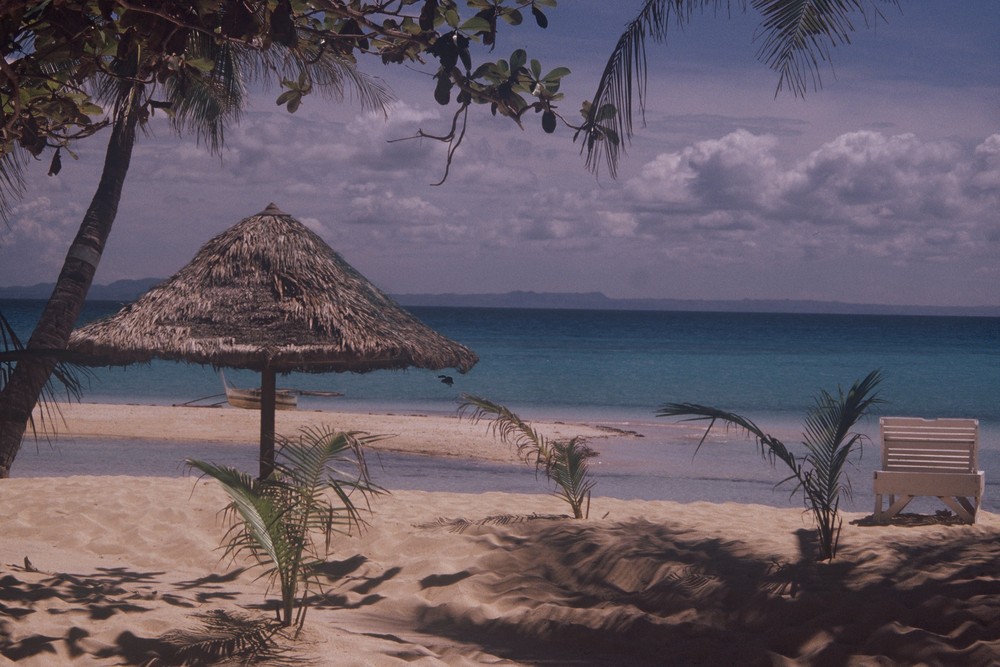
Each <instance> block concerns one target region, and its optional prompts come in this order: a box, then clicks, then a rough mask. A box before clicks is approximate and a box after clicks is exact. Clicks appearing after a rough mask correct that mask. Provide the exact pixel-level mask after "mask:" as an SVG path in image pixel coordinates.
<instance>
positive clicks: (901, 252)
mask: <svg viewBox="0 0 1000 667" xmlns="http://www.w3.org/2000/svg"><path fill="white" fill-rule="evenodd" d="M776 146H777V143H776V140H775V139H774V138H773V137H770V136H756V135H753V134H751V133H749V132H747V131H744V130H738V131H736V132H733V133H730V134H728V135H726V136H724V137H722V138H720V139H716V140H708V141H702V142H698V143H696V144H693V145H691V146H689V147H687V148H684V149H682V150H679V151H676V152H671V153H664V154H661V155H659V156H657V157H656V158H655V159H654V160H652V161H651V162H649V163H647V164H646V165H644V166H643V169H642V170H641V173H640V174H639V175H638V176H636V177H635V178H633V179H630V180H629V181H628V182H627V183H626V184H625V190H626V191H627V193H628V194H629V195H630V196H631V198H632V199H633V201H634V202H635V212H636V214H637V215H638V216H639V217H640V218H641V219H642V224H641V225H640V226H639V227H638V228H637V230H641V231H643V232H645V233H648V234H652V235H654V236H657V237H659V238H661V239H662V240H663V241H664V242H671V241H674V242H676V241H678V240H679V241H680V242H682V243H689V242H691V243H693V242H694V241H697V242H698V243H699V244H700V245H702V246H707V245H712V244H714V245H715V246H716V248H715V250H716V251H717V252H718V251H723V253H725V251H726V248H727V247H728V250H729V254H731V255H732V256H734V257H735V256H738V254H737V253H738V252H744V251H745V250H746V248H748V247H755V248H758V249H760V250H759V251H758V252H759V253H760V254H761V255H766V254H767V252H766V251H764V250H763V249H764V248H771V249H772V250H771V253H772V254H773V255H775V256H777V255H778V254H779V253H794V254H797V255H799V256H802V257H806V256H811V255H813V254H814V253H815V252H816V251H817V249H819V248H823V251H824V252H827V253H833V254H848V253H858V254H862V255H868V256H873V257H880V258H884V259H887V260H889V261H892V262H894V263H901V264H912V263H916V262H921V261H927V260H934V261H956V262H957V261H963V259H964V258H968V257H969V256H970V255H972V256H979V257H981V258H983V257H986V256H987V255H988V254H990V253H993V255H994V256H996V250H997V248H996V245H995V241H991V240H990V230H992V229H995V226H996V222H995V215H996V214H995V211H996V210H997V203H998V202H997V198H998V193H1000V178H998V175H1000V137H998V136H997V135H994V136H991V137H989V138H987V139H986V140H985V141H984V142H982V143H981V144H980V145H979V146H978V147H976V148H975V149H973V150H968V149H966V148H964V147H962V146H960V145H958V144H955V143H951V142H943V141H922V140H920V139H919V138H918V137H917V136H915V135H913V134H901V135H895V136H886V135H883V134H881V133H878V132H868V131H865V132H852V133H847V134H843V135H841V136H839V137H837V138H835V139H834V140H832V141H830V142H827V143H825V144H823V145H822V146H820V147H819V148H817V149H815V150H814V151H812V152H811V153H810V154H809V155H807V156H806V157H805V158H802V159H800V160H797V161H785V162H782V161H781V160H780V159H779V158H778V157H777V155H776V152H775V149H776Z"/></svg>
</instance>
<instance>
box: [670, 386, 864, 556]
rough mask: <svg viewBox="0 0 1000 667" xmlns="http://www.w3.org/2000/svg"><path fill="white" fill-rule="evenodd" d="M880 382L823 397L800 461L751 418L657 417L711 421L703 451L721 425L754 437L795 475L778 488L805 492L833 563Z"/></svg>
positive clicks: (808, 424)
mask: <svg viewBox="0 0 1000 667" xmlns="http://www.w3.org/2000/svg"><path fill="white" fill-rule="evenodd" d="M881 381H882V374H881V372H880V371H878V370H875V371H872V372H871V373H869V374H868V375H867V376H866V377H865V378H864V379H863V380H860V381H858V382H855V383H854V384H853V385H852V386H851V388H850V389H849V390H848V391H847V393H846V394H845V393H844V392H843V391H842V390H841V389H840V388H839V387H838V388H837V396H833V395H831V394H830V393H828V392H827V391H825V390H824V391H821V392H820V394H819V396H817V397H816V399H815V404H814V405H813V407H812V408H811V409H810V410H809V413H808V414H807V416H806V420H805V427H804V432H803V434H802V438H803V439H802V444H803V446H804V447H805V451H806V453H805V455H803V456H802V457H797V456H796V455H795V454H794V453H793V452H791V451H789V449H788V448H787V447H786V446H785V445H784V443H782V442H781V441H780V440H778V439H777V438H775V437H774V436H772V435H769V434H767V433H765V432H764V431H762V430H761V429H760V428H759V427H758V426H757V425H756V424H754V423H753V422H752V421H750V420H749V419H747V418H746V417H741V416H740V415H737V414H733V413H731V412H726V411H724V410H719V409H718V408H712V407H707V406H704V405H697V404H694V403H668V404H667V405H664V406H663V407H662V408H660V409H659V411H658V412H657V413H656V414H657V416H658V417H686V418H687V420H686V421H695V420H708V421H709V425H708V428H707V429H706V430H705V434H704V435H703V436H702V438H701V442H700V443H699V445H698V446H699V447H701V445H702V444H703V443H704V442H705V438H707V437H708V434H709V432H710V431H711V430H712V427H713V426H714V425H715V423H716V422H717V421H721V422H724V423H725V424H726V425H727V426H729V425H732V426H735V427H737V428H739V429H742V430H743V431H745V432H746V433H747V434H748V435H751V436H753V437H754V438H755V439H756V440H757V446H758V447H759V448H760V452H761V455H762V456H764V457H765V458H766V459H768V460H769V461H770V462H771V464H772V465H775V464H776V461H781V462H782V463H784V464H785V465H786V466H787V467H788V469H789V471H790V472H791V474H790V475H789V476H788V477H786V478H785V479H783V480H782V481H781V482H779V484H782V483H784V482H787V481H790V480H795V482H796V486H795V488H794V489H793V490H792V493H793V494H794V493H795V492H797V491H798V490H799V489H801V490H802V494H803V501H804V502H805V505H806V507H807V508H808V510H809V512H811V513H812V515H813V519H814V520H815V521H816V527H817V530H818V532H819V544H820V559H821V560H832V559H833V558H834V556H836V555H837V544H838V542H839V541H840V528H841V525H842V523H843V520H842V519H841V518H840V515H839V507H840V497H841V494H843V495H844V496H845V497H846V498H848V499H850V495H851V484H850V480H849V479H848V477H847V476H846V475H845V474H844V467H845V465H846V464H847V462H848V460H849V459H850V458H851V453H852V452H853V451H854V450H855V447H858V448H860V445H861V443H862V441H863V440H864V438H865V436H864V435H863V434H860V433H854V432H852V429H853V428H854V426H855V425H856V424H857V423H858V422H859V421H860V420H861V418H862V417H864V415H865V414H866V413H867V411H868V409H869V408H871V407H872V406H873V405H875V404H876V403H881V402H882V401H881V400H879V399H878V394H877V392H876V388H877V387H878V385H879V383H880V382H881Z"/></svg>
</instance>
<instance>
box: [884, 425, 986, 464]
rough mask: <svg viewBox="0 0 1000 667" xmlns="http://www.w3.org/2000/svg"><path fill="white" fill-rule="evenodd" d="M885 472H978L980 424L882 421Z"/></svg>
mask: <svg viewBox="0 0 1000 667" xmlns="http://www.w3.org/2000/svg"><path fill="white" fill-rule="evenodd" d="M879 424H880V430H881V433H882V469H883V470H899V471H906V472H959V473H969V472H971V473H974V472H977V470H978V467H979V463H978V461H977V454H978V451H979V421H978V420H976V419H920V418H917V417H882V418H881V419H880V420H879Z"/></svg>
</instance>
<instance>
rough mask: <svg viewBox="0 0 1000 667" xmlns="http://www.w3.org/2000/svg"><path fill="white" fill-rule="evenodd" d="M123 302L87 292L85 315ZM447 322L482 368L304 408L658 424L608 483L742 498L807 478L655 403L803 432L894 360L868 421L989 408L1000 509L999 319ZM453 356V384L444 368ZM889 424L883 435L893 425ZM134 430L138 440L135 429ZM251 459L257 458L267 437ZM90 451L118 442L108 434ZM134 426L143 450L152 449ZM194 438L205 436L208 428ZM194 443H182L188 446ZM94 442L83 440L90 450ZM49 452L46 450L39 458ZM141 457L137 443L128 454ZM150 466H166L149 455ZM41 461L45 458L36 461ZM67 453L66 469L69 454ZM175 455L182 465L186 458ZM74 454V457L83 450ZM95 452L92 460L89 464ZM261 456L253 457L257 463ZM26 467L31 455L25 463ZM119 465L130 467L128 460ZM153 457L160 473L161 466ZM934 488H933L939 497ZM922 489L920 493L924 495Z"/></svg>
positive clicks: (428, 480)
mask: <svg viewBox="0 0 1000 667" xmlns="http://www.w3.org/2000/svg"><path fill="white" fill-rule="evenodd" d="M121 305H122V304H120V303H115V302H91V303H88V304H87V306H86V309H85V312H84V314H83V319H84V320H90V319H94V318H97V317H102V316H105V315H108V314H111V313H113V312H115V311H116V310H117V309H118V308H119V307H120V306H121ZM41 306H42V302H40V301H32V300H0V312H3V313H4V315H5V316H6V317H7V318H8V320H10V321H11V323H12V324H13V325H14V327H15V330H17V331H18V332H19V334H20V335H23V336H24V337H26V336H27V334H28V333H30V330H31V328H32V327H33V325H34V322H35V321H36V319H37V317H38V313H39V312H40V308H41ZM409 310H411V311H412V312H413V313H414V314H415V315H416V316H417V317H419V318H420V319H421V320H423V321H424V322H426V323H427V324H428V325H430V326H431V327H433V328H434V329H436V330H438V331H440V332H441V333H443V334H445V335H446V336H449V337H450V338H453V339H454V340H457V341H459V342H461V343H463V344H465V345H467V346H468V347H470V348H472V349H473V350H474V351H475V352H476V353H477V354H478V355H479V357H480V362H479V363H478V364H477V365H476V367H475V368H473V369H472V371H471V372H469V373H468V374H466V375H459V374H457V373H453V372H449V371H433V372H432V371H423V370H408V371H396V372H392V371H381V372H374V373H368V374H360V375H359V374H325V375H311V374H301V375H300V374H293V375H290V376H285V377H283V378H279V382H278V384H279V386H283V387H290V388H295V389H302V390H318V391H336V392H342V393H343V396H341V397H337V398H320V397H309V396H303V397H301V398H300V405H301V407H302V408H303V409H334V410H335V409H343V410H349V411H366V410H372V411H385V412H413V413H424V414H428V413H429V414H453V413H454V412H455V409H456V406H457V400H458V397H459V395H460V394H463V393H468V394H475V395H479V396H483V397H485V398H488V399H490V400H493V401H496V402H499V403H503V404H504V405H507V406H508V407H510V408H512V409H513V410H514V411H516V412H518V413H519V414H520V415H521V416H522V417H526V418H528V419H557V420H564V421H580V422H586V423H600V424H606V425H610V426H614V427H615V428H619V429H622V430H625V431H634V432H636V433H637V434H638V435H640V436H642V437H610V438H608V439H601V440H599V441H594V442H593V443H591V444H592V446H593V447H594V448H595V449H597V450H598V451H599V452H600V454H601V456H600V457H599V459H597V460H596V461H595V463H594V470H595V476H596V478H597V487H596V488H595V494H596V495H602V494H603V495H611V496H616V497H624V498H649V499H668V500H681V501H693V500H713V501H725V500H734V501H739V502H759V503H762V504H767V505H775V506H787V505H788V504H789V503H792V504H795V503H800V502H801V501H799V500H796V499H792V500H790V499H789V492H790V491H791V488H790V487H780V488H779V489H777V490H775V488H774V486H775V484H776V483H777V482H779V481H780V480H781V479H783V478H784V475H783V474H782V471H781V470H775V469H772V468H771V467H770V466H769V465H768V464H767V463H766V462H765V461H763V460H762V459H761V458H760V456H759V454H757V453H756V451H755V449H754V445H753V443H752V442H751V441H747V440H745V439H743V438H742V437H741V436H739V435H738V434H736V433H729V434H728V435H726V436H725V437H722V438H720V439H713V440H712V441H711V442H709V443H706V445H705V446H704V447H702V448H701V450H699V451H698V453H697V454H695V449H696V447H697V441H698V438H697V437H693V436H691V431H690V429H688V430H687V431H683V433H685V435H684V437H679V436H678V433H679V432H680V431H679V430H678V428H677V426H676V425H675V423H674V422H672V421H670V420H664V419H659V418H657V417H656V416H655V413H656V410H657V408H658V407H659V406H661V405H663V404H664V403H668V402H691V403H701V404H705V405H711V406H715V407H719V408H723V409H726V410H729V411H732V412H736V413H739V414H742V415H744V416H747V417H749V418H751V419H752V420H753V421H754V422H755V423H757V424H758V425H759V426H761V427H762V428H763V429H764V430H766V431H768V432H770V433H772V434H774V435H776V436H778V437H780V438H782V439H783V440H785V442H786V443H794V442H797V440H798V434H799V426H800V424H801V422H802V419H803V417H804V415H805V413H806V411H807V410H808V409H809V407H810V406H811V405H812V402H813V399H814V397H815V396H816V395H817V393H818V392H819V391H820V390H821V389H825V390H827V391H829V392H831V393H836V391H837V390H838V387H841V388H843V389H845V390H846V389H847V388H848V387H849V386H850V385H851V384H852V383H853V382H854V381H856V380H858V379H861V378H862V377H864V376H865V375H867V374H868V373H869V372H870V371H872V370H874V369H880V370H881V371H882V373H883V375H884V378H885V379H884V381H883V383H882V385H881V391H880V396H881V398H882V399H883V400H884V401H885V403H884V404H882V405H879V406H878V408H877V412H876V414H874V415H873V416H872V418H871V419H870V420H868V422H866V424H864V425H863V428H862V430H863V431H864V432H866V433H867V434H868V435H869V436H877V432H878V429H877V416H878V415H902V416H922V417H972V418H976V419H979V421H980V430H981V434H980V439H981V454H980V467H982V468H983V469H984V470H986V478H987V492H986V499H985V501H984V507H986V508H987V509H992V510H1000V345H998V344H1000V318H989V317H943V316H926V317H921V316H898V315H886V316H880V315H821V314H774V313H704V312H655V311H612V310H534V309H487V308H430V307H412V308H410V309H409ZM225 373H226V378H227V380H228V381H229V382H230V384H233V385H237V386H256V385H257V384H258V383H259V379H258V378H257V376H256V375H255V374H254V373H250V372H246V371H238V370H226V371H225ZM442 373H447V374H449V375H451V376H452V378H453V379H454V383H453V384H452V385H447V384H445V383H442V382H441V381H440V380H439V378H438V375H440V374H442ZM221 391H222V383H221V380H220V377H219V374H218V372H217V371H214V370H213V369H211V368H207V367H200V366H192V365H188V364H180V363H173V362H159V361H158V362H153V363H151V364H148V365H139V366H133V367H126V368H112V369H97V370H95V372H94V375H93V377H92V378H91V379H90V382H89V386H88V388H87V390H86V392H85V396H84V400H85V401H89V402H138V403H150V404H176V403H184V402H187V401H192V400H195V399H205V401H202V403H203V404H204V403H205V402H211V401H213V400H220V397H219V396H218V394H220V393H221ZM876 439H877V437H876ZM118 444H121V443H118ZM142 444H143V445H144V447H145V450H143V451H147V452H150V453H152V452H156V451H160V452H162V453H163V457H165V458H164V465H163V469H162V471H161V472H162V473H163V474H179V473H178V472H177V469H176V468H177V466H176V461H177V460H180V459H183V457H184V456H189V455H198V456H202V457H203V458H212V457H211V454H212V452H211V451H207V452H204V451H201V450H202V449H203V446H201V445H198V446H197V447H198V448H199V451H198V452H196V453H195V454H192V453H191V452H190V451H187V450H186V451H185V452H184V453H179V452H180V450H182V449H184V446H183V444H181V445H177V444H176V443H167V442H161V441H156V440H155V438H150V440H149V441H144V443H142ZM251 445H252V443H251V444H250V445H248V448H247V453H246V458H247V460H248V461H249V463H250V464H252V457H253V453H254V449H253V446H251ZM85 446H86V447H95V448H97V449H98V450H99V451H96V452H95V453H91V454H87V455H86V456H88V457H93V456H112V455H113V453H111V452H108V451H104V450H101V449H100V448H101V447H105V446H107V445H106V443H105V444H102V443H82V444H78V445H77V447H78V448H84V447H85ZM136 446H137V445H136V444H135V443H131V444H129V443H126V450H127V451H132V452H135V451H137V450H136ZM191 447H195V445H193V444H192V445H191ZM47 448H48V445H46V444H40V445H39V446H37V447H35V446H32V445H26V446H25V447H24V448H23V450H22V453H21V454H20V455H19V457H18V461H17V462H15V468H14V473H15V474H68V473H65V472H59V470H57V469H58V468H59V465H60V464H59V463H58V461H59V460H60V459H61V458H63V459H65V458H66V457H67V456H69V457H70V458H72V457H71V455H70V454H68V453H67V452H69V451H70V449H71V448H70V447H62V448H61V450H60V452H61V453H60V452H56V451H54V450H52V449H51V448H48V449H47ZM175 450H177V451H175ZM81 451H83V450H82V449H81ZM32 457H34V459H33V460H32ZM133 458H136V457H135V454H134V453H133V454H132V455H131V456H125V457H124V459H126V460H130V459H133ZM138 458H139V459H141V461H142V463H137V464H135V467H136V468H137V469H140V470H144V471H149V470H154V469H156V468H155V466H153V467H152V468H151V467H150V465H149V462H148V461H146V459H147V458H148V457H147V456H142V457H138ZM382 458H383V461H382V468H381V472H380V473H377V475H378V474H381V475H382V478H381V479H380V481H381V482H382V483H384V484H386V485H387V486H389V487H390V488H392V487H393V486H395V487H396V488H433V489H442V490H456V491H480V490H500V491H524V492H539V491H544V488H543V487H544V483H543V482H541V481H539V480H536V479H535V477H534V473H533V471H531V470H528V469H524V468H519V467H509V466H495V465H489V464H470V463H463V462H456V461H440V460H430V461H428V460H427V459H425V458H421V457H402V456H395V455H383V457H382ZM32 461H33V462H32ZM877 463H878V448H877V443H874V442H873V443H869V444H868V446H866V447H865V448H864V449H863V452H862V456H861V460H860V462H859V463H858V466H857V467H856V468H854V469H852V470H851V471H850V479H851V482H852V486H853V487H854V497H853V501H846V502H845V509H853V510H858V511H870V509H871V507H870V505H871V504H872V502H873V499H872V494H871V482H870V480H871V471H872V470H874V469H875V468H876V466H877ZM53 466H54V467H55V469H54V468H53ZM171 466H172V467H171ZM71 467H72V466H71ZM76 469H79V468H76ZM250 469H252V468H250ZM19 470H20V471H21V472H20V473H19ZM116 470H117V468H116ZM147 474H152V473H147ZM928 502H932V501H928ZM919 507H920V506H918V510H919Z"/></svg>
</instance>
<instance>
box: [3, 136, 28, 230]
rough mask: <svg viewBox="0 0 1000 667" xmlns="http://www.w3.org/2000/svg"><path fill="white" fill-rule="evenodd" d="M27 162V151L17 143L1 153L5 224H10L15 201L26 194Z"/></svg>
mask: <svg viewBox="0 0 1000 667" xmlns="http://www.w3.org/2000/svg"><path fill="white" fill-rule="evenodd" d="M27 163H28V158H27V151H25V150H24V149H23V148H21V147H20V146H17V145H16V144H14V145H12V146H11V148H10V150H9V151H7V152H5V153H3V154H0V220H3V221H4V223H5V224H10V213H11V209H12V208H13V206H14V202H15V201H18V200H19V199H20V198H21V196H22V195H23V194H24V167H25V165H26V164H27Z"/></svg>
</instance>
